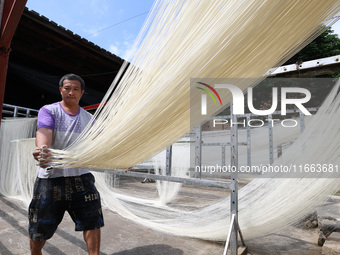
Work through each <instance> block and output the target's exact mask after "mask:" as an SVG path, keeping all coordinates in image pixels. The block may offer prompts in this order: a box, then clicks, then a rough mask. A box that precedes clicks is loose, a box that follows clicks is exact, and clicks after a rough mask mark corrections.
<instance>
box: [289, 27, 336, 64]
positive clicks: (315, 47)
mask: <svg viewBox="0 0 340 255" xmlns="http://www.w3.org/2000/svg"><path fill="white" fill-rule="evenodd" d="M335 55H340V39H339V37H338V35H337V34H334V31H333V30H332V29H330V28H328V29H327V30H326V31H325V32H323V33H322V34H321V35H320V36H318V37H317V38H315V39H314V40H313V41H312V42H311V43H309V44H308V45H307V46H306V47H305V48H303V49H302V50H300V51H299V52H298V53H297V54H295V55H294V56H293V57H292V58H290V59H289V60H288V61H287V62H286V63H285V64H284V65H289V64H295V63H299V62H305V61H308V60H314V59H318V58H326V57H331V56H335Z"/></svg>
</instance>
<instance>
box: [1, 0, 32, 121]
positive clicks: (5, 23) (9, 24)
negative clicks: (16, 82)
mask: <svg viewBox="0 0 340 255" xmlns="http://www.w3.org/2000/svg"><path fill="white" fill-rule="evenodd" d="M26 2H27V0H6V1H4V2H2V3H3V10H2V19H1V30H0V116H1V115H2V105H3V102H4V95H5V86H6V76H7V66H8V59H9V53H10V51H11V49H10V45H11V41H12V38H13V35H14V33H15V30H16V28H17V26H18V24H19V21H20V17H21V15H22V13H23V11H24V8H25V5H26Z"/></svg>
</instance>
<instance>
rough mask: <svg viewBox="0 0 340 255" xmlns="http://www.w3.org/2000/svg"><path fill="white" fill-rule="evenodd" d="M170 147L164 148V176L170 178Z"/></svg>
mask: <svg viewBox="0 0 340 255" xmlns="http://www.w3.org/2000/svg"><path fill="white" fill-rule="evenodd" d="M171 161H172V145H170V146H169V147H167V148H166V169H165V174H166V175H169V176H171Z"/></svg>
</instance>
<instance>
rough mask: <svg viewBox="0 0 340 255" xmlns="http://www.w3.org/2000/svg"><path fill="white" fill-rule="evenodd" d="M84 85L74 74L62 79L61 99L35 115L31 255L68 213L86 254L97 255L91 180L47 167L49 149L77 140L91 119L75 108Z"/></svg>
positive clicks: (97, 206)
mask: <svg viewBox="0 0 340 255" xmlns="http://www.w3.org/2000/svg"><path fill="white" fill-rule="evenodd" d="M84 89H85V83H84V81H83V79H82V78H81V77H79V76H78V75H75V74H67V75H65V76H63V77H62V78H61V80H60V82H59V90H60V93H61V97H62V100H61V102H57V103H54V104H50V105H45V106H44V107H42V108H41V109H40V111H39V114H38V123H37V133H36V146H37V147H36V149H35V150H34V152H33V156H34V158H35V159H36V160H38V162H39V165H40V167H39V172H38V176H37V179H36V181H35V185H34V194H33V198H32V201H31V204H30V206H29V212H28V214H29V235H30V248H31V254H34V255H35V254H42V253H41V250H42V248H43V246H44V244H45V242H46V240H47V239H49V238H51V237H52V236H53V234H54V232H55V231H56V229H57V227H58V225H59V223H60V222H61V220H62V218H63V215H64V212H65V211H68V213H69V214H70V216H71V218H72V220H73V221H74V223H75V229H76V231H83V236H84V240H85V242H86V245H87V248H88V252H89V254H90V255H95V254H99V249H100V228H101V227H103V226H104V220H103V215H102V210H101V203H100V196H99V193H98V191H97V189H96V187H95V185H94V181H95V180H94V177H93V175H92V174H91V173H90V172H89V171H88V170H87V169H76V168H63V169H62V168H55V167H53V168H52V167H50V166H48V162H50V159H49V156H51V153H50V150H49V149H48V148H53V149H64V148H65V147H67V146H68V145H70V144H71V143H72V142H74V140H75V139H76V138H77V137H78V135H79V134H80V133H81V131H82V130H83V129H84V128H85V126H86V125H87V123H89V122H90V121H93V118H92V115H91V114H90V113H88V112H86V111H85V110H84V109H82V108H81V107H80V106H79V101H80V99H81V97H82V95H83V94H84V91H85V90H84Z"/></svg>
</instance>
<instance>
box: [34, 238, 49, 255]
mask: <svg viewBox="0 0 340 255" xmlns="http://www.w3.org/2000/svg"><path fill="white" fill-rule="evenodd" d="M45 243H46V241H45V240H44V241H33V240H32V239H30V248H31V254H32V255H41V254H42V253H41V249H42V248H43V246H44V244H45Z"/></svg>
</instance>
